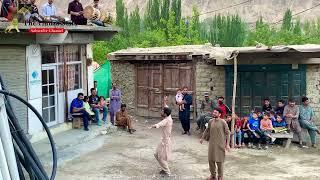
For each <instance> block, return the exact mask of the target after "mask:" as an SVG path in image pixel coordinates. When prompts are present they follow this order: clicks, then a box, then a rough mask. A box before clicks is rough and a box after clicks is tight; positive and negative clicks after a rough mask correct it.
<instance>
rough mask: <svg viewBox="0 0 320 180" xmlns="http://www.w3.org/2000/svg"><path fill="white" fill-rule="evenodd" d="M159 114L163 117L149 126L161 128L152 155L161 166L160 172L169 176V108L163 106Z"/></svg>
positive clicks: (170, 121) (170, 122)
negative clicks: (160, 133)
mask: <svg viewBox="0 0 320 180" xmlns="http://www.w3.org/2000/svg"><path fill="white" fill-rule="evenodd" d="M161 116H162V117H163V118H164V119H163V120H162V121H161V122H159V123H158V124H155V125H153V126H151V127H150V129H151V128H162V129H161V131H162V135H161V142H160V143H159V145H158V147H157V149H156V152H155V154H154V157H155V158H156V159H157V161H158V162H159V165H160V166H161V169H162V170H161V171H160V174H161V175H163V176H170V169H169V165H168V161H169V160H170V157H171V151H172V144H171V130H172V123H173V121H172V118H171V109H170V108H167V107H164V108H163V110H162V111H161Z"/></svg>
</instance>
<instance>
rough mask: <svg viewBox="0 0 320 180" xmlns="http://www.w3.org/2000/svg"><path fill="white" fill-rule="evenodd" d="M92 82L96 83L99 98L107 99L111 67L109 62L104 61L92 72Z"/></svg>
mask: <svg viewBox="0 0 320 180" xmlns="http://www.w3.org/2000/svg"><path fill="white" fill-rule="evenodd" d="M94 80H95V81H97V82H98V87H97V89H98V93H99V96H104V97H105V98H109V91H110V89H111V66H110V61H106V63H104V64H103V65H101V66H100V68H99V69H98V70H96V71H95V72H94Z"/></svg>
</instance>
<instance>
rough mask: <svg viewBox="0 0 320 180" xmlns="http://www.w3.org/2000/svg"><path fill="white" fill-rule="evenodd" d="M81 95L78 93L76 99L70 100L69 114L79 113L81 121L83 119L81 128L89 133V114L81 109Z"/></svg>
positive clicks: (82, 96)
mask: <svg viewBox="0 0 320 180" xmlns="http://www.w3.org/2000/svg"><path fill="white" fill-rule="evenodd" d="M83 98H84V95H83V93H79V94H78V97H77V98H75V99H74V100H72V103H71V106H70V113H71V114H73V113H81V116H82V119H83V126H84V130H85V131H89V128H88V125H89V113H88V112H87V111H86V110H85V109H84V107H83Z"/></svg>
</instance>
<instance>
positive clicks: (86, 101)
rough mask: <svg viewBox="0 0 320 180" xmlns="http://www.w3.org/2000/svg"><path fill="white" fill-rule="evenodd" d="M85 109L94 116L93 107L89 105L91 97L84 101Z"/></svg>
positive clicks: (86, 97)
mask: <svg viewBox="0 0 320 180" xmlns="http://www.w3.org/2000/svg"><path fill="white" fill-rule="evenodd" d="M83 107H84V109H85V110H86V111H87V113H89V115H90V116H93V115H94V112H93V111H92V109H91V106H90V104H89V97H88V96H85V97H84V99H83Z"/></svg>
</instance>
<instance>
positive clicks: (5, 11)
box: [0, 0, 17, 21]
mask: <svg viewBox="0 0 320 180" xmlns="http://www.w3.org/2000/svg"><path fill="white" fill-rule="evenodd" d="M16 11H17V7H16V5H15V3H14V1H13V0H3V1H2V5H1V12H0V17H4V18H6V19H8V21H12V19H13V13H15V12H16Z"/></svg>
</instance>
